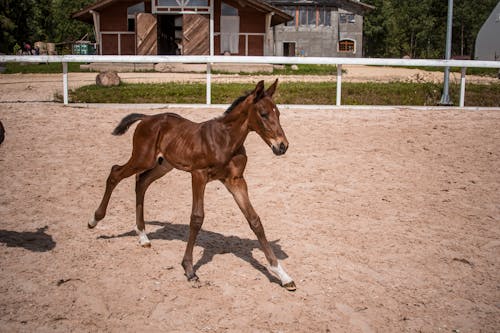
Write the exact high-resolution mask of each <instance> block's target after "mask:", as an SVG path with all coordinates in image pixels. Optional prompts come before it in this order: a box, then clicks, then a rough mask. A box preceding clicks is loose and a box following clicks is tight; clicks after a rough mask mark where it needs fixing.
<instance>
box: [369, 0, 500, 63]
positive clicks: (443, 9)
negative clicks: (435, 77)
mask: <svg viewBox="0 0 500 333" xmlns="http://www.w3.org/2000/svg"><path fill="white" fill-rule="evenodd" d="M497 1H498V0H476V1H469V0H455V1H454V6H453V7H454V8H453V9H454V10H453V11H454V15H453V16H454V19H453V38H452V40H453V42H452V55H471V56H473V51H474V43H475V39H476V36H477V33H478V32H479V29H480V28H481V26H482V24H483V23H484V21H485V20H486V19H487V18H488V16H489V15H490V13H491V11H492V10H493V8H494V7H495V6H496V4H497ZM365 2H366V3H368V4H371V5H374V6H375V7H376V9H375V10H373V11H371V12H369V13H367V14H366V16H365V18H364V28H363V33H364V41H365V42H364V47H365V50H364V51H365V55H366V56H369V57H401V56H405V55H408V56H411V57H412V58H442V57H444V51H445V38H446V19H447V13H448V2H447V1H444V0H421V1H412V0H365Z"/></svg>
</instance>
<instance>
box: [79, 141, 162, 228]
mask: <svg viewBox="0 0 500 333" xmlns="http://www.w3.org/2000/svg"><path fill="white" fill-rule="evenodd" d="M136 145H137V146H136ZM154 165H155V158H154V142H151V143H148V144H144V145H143V146H140V144H139V142H135V140H134V148H133V151H132V156H131V157H130V159H129V160H128V162H127V163H126V164H124V165H114V166H113V167H112V168H111V172H110V173H109V176H108V179H107V181H106V190H105V192H104V196H103V197H102V200H101V204H100V205H99V207H98V208H97V210H96V211H95V213H94V219H93V220H92V221H90V222H89V223H88V227H89V228H93V227H95V226H96V225H97V222H99V221H100V220H102V219H103V218H104V216H106V209H107V208H108V203H109V199H110V198H111V193H113V190H114V189H115V187H116V185H118V183H119V182H120V181H122V180H123V179H125V178H127V177H130V176H132V175H134V174H136V173H141V172H143V171H145V170H149V169H151V168H153V166H154Z"/></svg>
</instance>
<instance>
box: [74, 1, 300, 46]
mask: <svg viewBox="0 0 500 333" xmlns="http://www.w3.org/2000/svg"><path fill="white" fill-rule="evenodd" d="M72 17H73V18H74V19H77V20H80V21H83V22H86V23H89V24H93V26H94V30H95V36H96V42H97V50H98V51H97V52H98V54H101V55H209V54H214V55H218V54H231V55H248V56H262V55H273V52H274V44H273V35H272V28H273V27H274V26H276V25H278V24H282V23H285V22H288V21H290V20H292V17H291V16H290V15H288V14H287V13H285V12H284V11H282V10H280V9H278V8H276V7H274V6H272V5H270V4H268V3H266V2H262V1H260V0H148V1H137V0H100V1H97V2H95V3H94V4H92V5H89V6H87V7H86V8H83V9H82V10H80V11H79V12H77V13H74V14H73V15H72Z"/></svg>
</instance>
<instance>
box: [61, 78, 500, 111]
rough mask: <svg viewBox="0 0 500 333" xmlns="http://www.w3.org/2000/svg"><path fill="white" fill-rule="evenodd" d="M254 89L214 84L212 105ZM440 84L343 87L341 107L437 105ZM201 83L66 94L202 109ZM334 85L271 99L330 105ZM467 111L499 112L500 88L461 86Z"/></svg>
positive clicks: (283, 91)
mask: <svg viewBox="0 0 500 333" xmlns="http://www.w3.org/2000/svg"><path fill="white" fill-rule="evenodd" d="M253 87H254V85H253V84H250V83H249V84H239V83H236V84H234V83H232V84H213V85H212V103H214V104H229V103H231V102H232V101H233V100H234V99H236V98H237V97H238V96H240V95H242V94H243V93H244V92H245V91H250V90H251V89H252V88H253ZM441 88H442V86H441V85H439V84H433V83H400V82H392V83H344V84H342V104H343V105H437V103H438V102H439V100H440V98H441ZM205 89H206V87H205V84H203V83H189V84H178V83H162V84H139V83H137V84H126V83H122V84H121V85H120V86H118V87H109V88H105V87H97V86H96V85H90V86H84V87H80V88H78V89H76V90H74V91H70V101H71V102H74V103H125V104H133V103H161V104H163V103H205V98H206V97H205V91H206V90H205ZM459 89H460V86H459V85H455V84H452V85H450V97H451V99H452V101H453V102H455V105H456V104H458V101H459ZM335 92H336V84H335V83H330V82H319V83H303V82H299V83H281V84H280V86H279V88H278V91H277V93H276V95H275V101H276V103H278V104H319V105H321V104H323V105H333V104H335ZM465 102H466V105H471V106H495V107H499V106H500V84H491V85H475V84H468V85H467V86H466V96H465Z"/></svg>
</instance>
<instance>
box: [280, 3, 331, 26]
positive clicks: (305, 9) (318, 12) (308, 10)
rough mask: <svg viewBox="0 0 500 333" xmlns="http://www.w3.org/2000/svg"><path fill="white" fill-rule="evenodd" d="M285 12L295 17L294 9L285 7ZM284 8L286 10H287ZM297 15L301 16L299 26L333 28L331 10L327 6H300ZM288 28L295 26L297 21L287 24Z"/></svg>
mask: <svg viewBox="0 0 500 333" xmlns="http://www.w3.org/2000/svg"><path fill="white" fill-rule="evenodd" d="M285 8H286V10H285V12H286V13H287V14H289V15H291V16H295V13H296V11H295V8H294V7H285ZM285 8H284V9H285ZM297 13H298V16H299V19H298V25H299V26H313V27H318V26H331V25H332V22H331V21H332V20H331V9H330V7H326V6H317V7H315V6H298V7H297ZM286 25H287V26H293V25H295V21H290V22H288V23H287V24H286Z"/></svg>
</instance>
